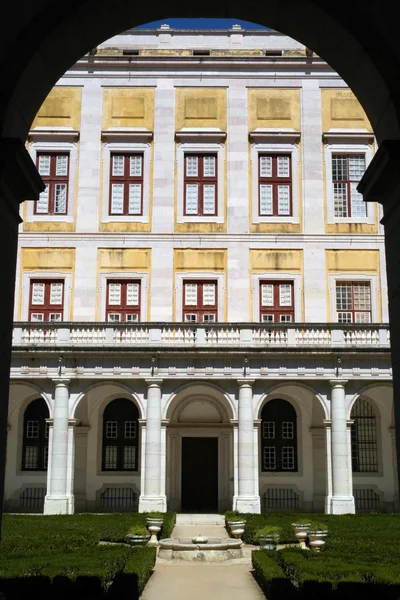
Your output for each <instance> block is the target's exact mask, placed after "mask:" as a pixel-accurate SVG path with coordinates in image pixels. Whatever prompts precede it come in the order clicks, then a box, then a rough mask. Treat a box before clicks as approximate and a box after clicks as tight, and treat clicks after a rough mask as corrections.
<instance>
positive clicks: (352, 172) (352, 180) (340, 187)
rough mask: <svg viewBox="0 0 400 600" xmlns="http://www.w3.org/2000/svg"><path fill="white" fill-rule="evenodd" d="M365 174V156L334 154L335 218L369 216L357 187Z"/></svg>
mask: <svg viewBox="0 0 400 600" xmlns="http://www.w3.org/2000/svg"><path fill="white" fill-rule="evenodd" d="M364 172H365V154H332V188H333V208H334V216H335V217H337V218H348V217H355V218H357V217H359V218H365V217H366V216H367V211H366V204H365V202H364V200H363V197H362V195H361V194H359V193H358V192H357V185H358V183H359V181H360V179H361V177H362V176H363V174H364Z"/></svg>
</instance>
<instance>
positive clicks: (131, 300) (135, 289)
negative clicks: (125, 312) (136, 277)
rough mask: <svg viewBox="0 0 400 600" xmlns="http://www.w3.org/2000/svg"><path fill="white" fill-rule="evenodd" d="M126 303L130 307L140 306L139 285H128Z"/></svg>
mask: <svg viewBox="0 0 400 600" xmlns="http://www.w3.org/2000/svg"><path fill="white" fill-rule="evenodd" d="M126 303H127V305H128V306H133V305H134V306H138V304H139V284H138V283H127V284H126Z"/></svg>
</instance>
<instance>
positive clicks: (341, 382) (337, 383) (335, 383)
mask: <svg viewBox="0 0 400 600" xmlns="http://www.w3.org/2000/svg"><path fill="white" fill-rule="evenodd" d="M348 381H349V380H348V379H331V380H330V381H329V383H330V384H331V387H332V388H335V387H342V388H344V387H345V385H346V383H348Z"/></svg>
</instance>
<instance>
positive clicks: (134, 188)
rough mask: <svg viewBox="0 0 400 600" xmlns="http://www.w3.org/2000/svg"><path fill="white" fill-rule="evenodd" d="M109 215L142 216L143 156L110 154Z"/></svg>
mask: <svg viewBox="0 0 400 600" xmlns="http://www.w3.org/2000/svg"><path fill="white" fill-rule="evenodd" d="M109 214H110V215H120V216H141V215H143V154H128V153H118V154H111V166H110V204H109Z"/></svg>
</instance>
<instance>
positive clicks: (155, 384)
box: [144, 377, 164, 387]
mask: <svg viewBox="0 0 400 600" xmlns="http://www.w3.org/2000/svg"><path fill="white" fill-rule="evenodd" d="M144 381H145V383H146V384H147V385H148V387H160V386H161V384H162V382H163V381H164V380H163V379H160V378H158V377H153V379H145V380H144Z"/></svg>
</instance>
